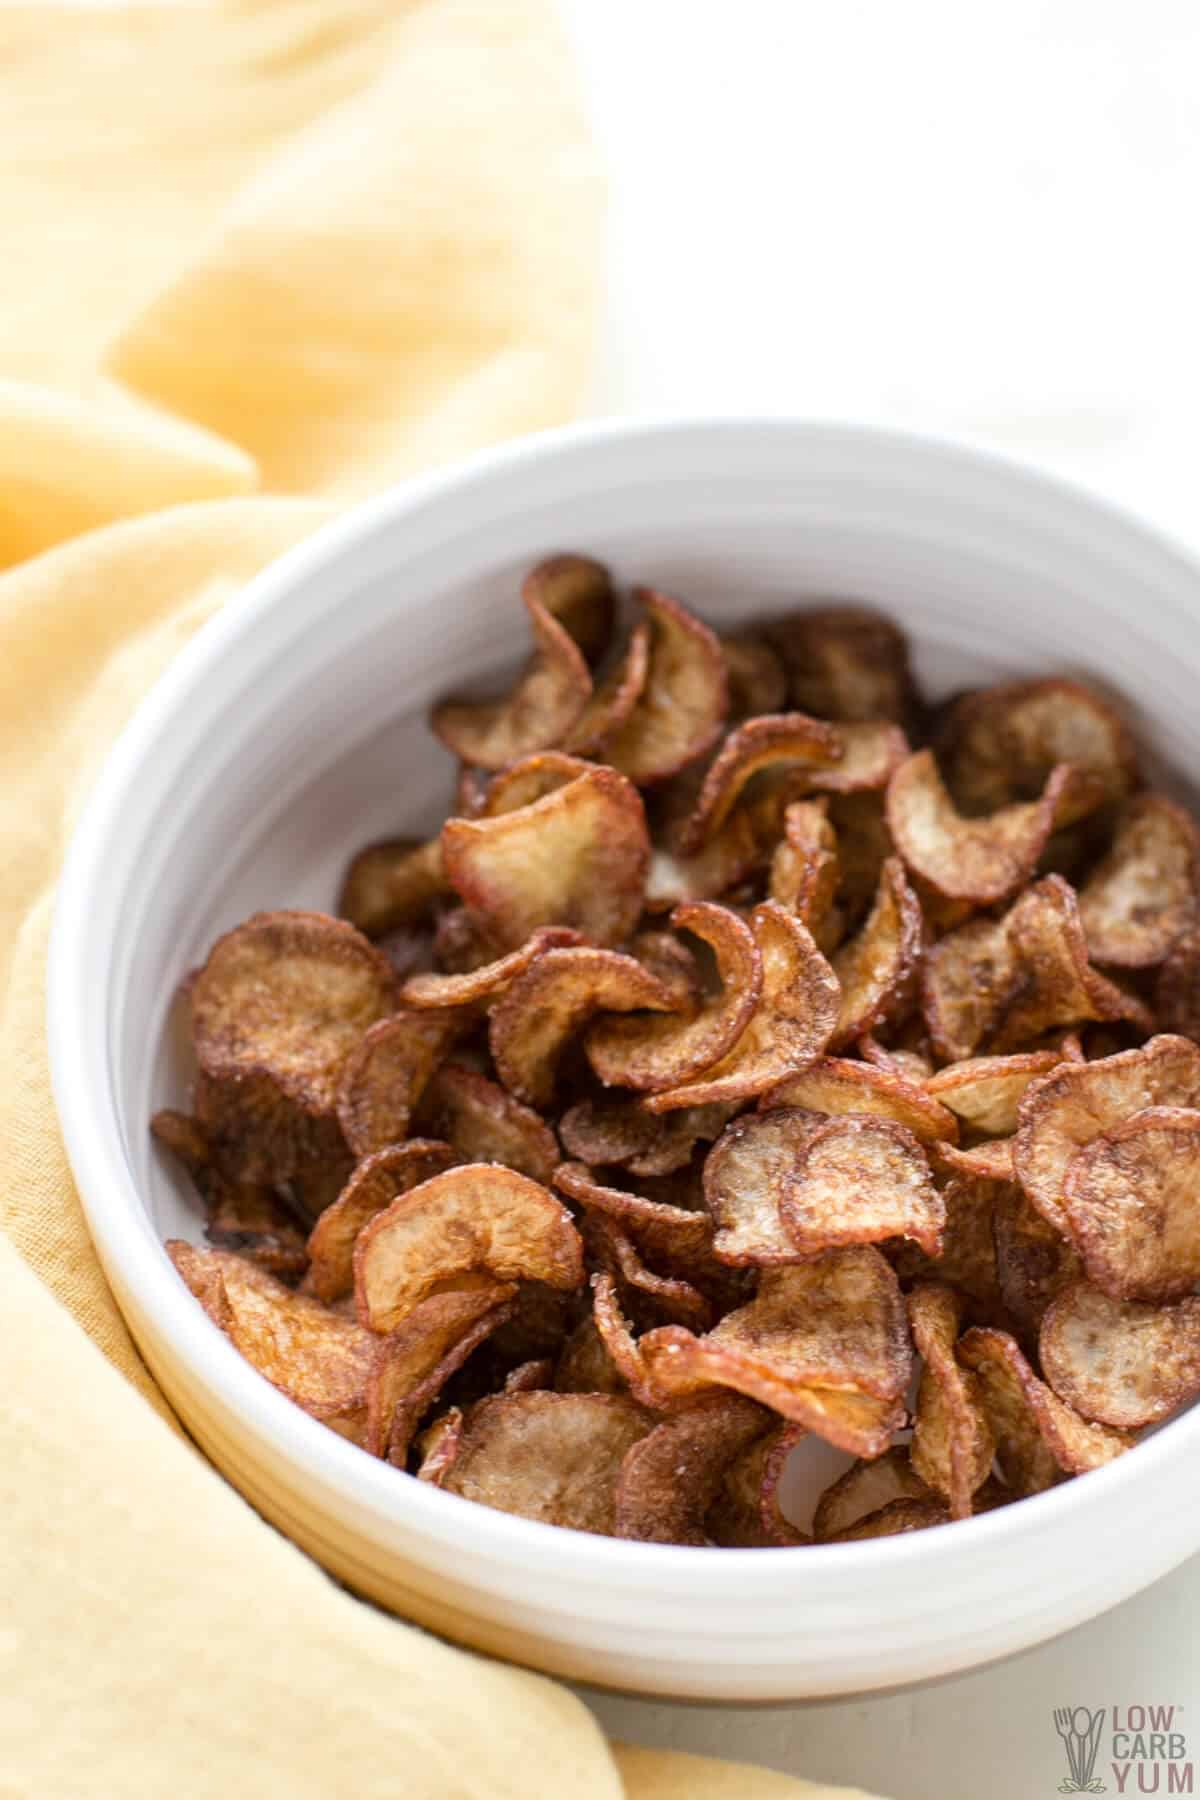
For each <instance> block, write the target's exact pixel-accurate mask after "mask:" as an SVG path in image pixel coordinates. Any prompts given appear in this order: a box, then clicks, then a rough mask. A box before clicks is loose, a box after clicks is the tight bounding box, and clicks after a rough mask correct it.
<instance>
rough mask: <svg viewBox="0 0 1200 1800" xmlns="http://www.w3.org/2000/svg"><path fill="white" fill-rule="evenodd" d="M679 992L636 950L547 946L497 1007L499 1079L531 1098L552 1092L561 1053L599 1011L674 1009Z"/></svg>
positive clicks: (541, 1102)
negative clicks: (625, 953) (641, 959)
mask: <svg viewBox="0 0 1200 1800" xmlns="http://www.w3.org/2000/svg"><path fill="white" fill-rule="evenodd" d="M678 1005H679V1002H678V997H677V995H676V994H675V993H673V992H672V990H671V989H670V988H669V987H667V986H666V984H665V983H664V982H661V981H660V980H659V979H658V977H657V976H656V975H652V974H651V973H650V971H649V969H647V968H645V967H644V966H643V964H642V963H640V962H638V961H637V960H636V958H634V957H632V956H623V955H622V954H621V953H620V951H617V950H597V949H592V948H590V947H586V946H580V947H578V948H576V949H567V950H550V951H547V952H546V953H545V954H544V955H542V956H540V957H538V958H537V960H536V961H535V962H533V963H532V964H531V965H530V966H529V968H527V969H526V970H525V972H524V974H522V975H520V976H518V977H517V979H516V980H515V981H514V982H513V983H512V984H511V986H510V987H509V989H508V992H507V993H506V994H505V995H504V996H503V997H502V998H501V999H500V1000H499V1001H498V1002H497V1004H496V1005H495V1006H494V1007H493V1008H492V1014H491V1019H490V1022H489V1026H488V1041H489V1044H490V1046H491V1052H492V1060H493V1062H494V1063H495V1065H496V1068H497V1070H498V1071H499V1075H500V1079H501V1080H502V1081H503V1082H504V1085H505V1086H506V1087H507V1088H508V1089H509V1091H510V1093H513V1094H516V1095H517V1097H518V1099H521V1100H526V1101H528V1102H529V1103H530V1104H531V1105H533V1106H540V1107H547V1106H549V1105H550V1102H551V1100H552V1099H553V1098H554V1089H555V1081H556V1077H557V1072H558V1064H559V1059H560V1058H561V1056H562V1054H563V1051H564V1050H565V1049H566V1048H567V1046H568V1044H570V1043H572V1042H573V1041H574V1040H575V1038H576V1037H577V1035H578V1033H579V1032H580V1030H581V1029H582V1027H583V1025H584V1023H585V1021H587V1020H589V1019H591V1018H592V1017H593V1015H594V1014H596V1013H598V1012H609V1013H613V1012H620V1013H638V1014H642V1013H646V1012H653V1013H658V1014H663V1013H674V1012H676V1011H677V1010H678Z"/></svg>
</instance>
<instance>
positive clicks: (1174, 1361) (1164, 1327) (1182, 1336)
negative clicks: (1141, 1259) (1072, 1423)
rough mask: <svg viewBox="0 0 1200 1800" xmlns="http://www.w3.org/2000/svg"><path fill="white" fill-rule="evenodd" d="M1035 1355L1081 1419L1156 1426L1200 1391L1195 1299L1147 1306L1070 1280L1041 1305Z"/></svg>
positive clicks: (1129, 1427) (1124, 1426) (1125, 1426)
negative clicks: (1050, 1301)
mask: <svg viewBox="0 0 1200 1800" xmlns="http://www.w3.org/2000/svg"><path fill="white" fill-rule="evenodd" d="M1039 1355H1040V1359H1041V1364H1042V1369H1043V1371H1044V1373H1045V1376H1046V1380H1047V1381H1048V1382H1049V1383H1050V1386H1051V1387H1052V1388H1053V1389H1054V1391H1055V1393H1056V1394H1057V1395H1058V1397H1059V1399H1060V1400H1065V1401H1066V1403H1067V1405H1068V1406H1073V1407H1074V1408H1075V1410H1076V1412H1079V1413H1082V1414H1083V1416H1084V1418H1085V1419H1093V1420H1095V1421H1096V1423H1097V1424H1100V1425H1112V1426H1114V1427H1115V1428H1116V1429H1118V1430H1124V1431H1137V1430H1138V1429H1139V1428H1140V1427H1141V1426H1143V1425H1158V1424H1160V1423H1161V1422H1162V1420H1163V1419H1166V1418H1169V1417H1170V1415H1171V1414H1172V1413H1173V1412H1174V1411H1175V1410H1176V1409H1177V1408H1178V1407H1180V1406H1185V1405H1186V1404H1187V1403H1188V1402H1189V1401H1190V1400H1194V1399H1195V1398H1196V1396H1197V1394H1200V1299H1197V1298H1196V1296H1195V1295H1189V1296H1188V1297H1187V1298H1186V1299H1183V1300H1180V1301H1179V1302H1178V1304H1177V1305H1175V1306H1147V1305H1145V1304H1143V1303H1142V1302H1141V1301H1138V1300H1113V1299H1110V1298H1109V1296H1108V1295H1107V1294H1103V1293H1101V1292H1100V1290H1099V1288H1094V1287H1091V1286H1089V1285H1088V1283H1087V1282H1084V1281H1080V1282H1076V1283H1075V1284H1074V1285H1073V1286H1071V1287H1069V1288H1067V1289H1066V1290H1065V1291H1064V1292H1063V1293H1061V1294H1060V1295H1059V1296H1058V1298H1057V1300H1055V1301H1054V1303H1053V1305H1052V1306H1051V1307H1050V1308H1049V1310H1048V1311H1047V1313H1046V1316H1045V1318H1044V1319H1043V1321H1042V1331H1041V1338H1040V1342H1039Z"/></svg>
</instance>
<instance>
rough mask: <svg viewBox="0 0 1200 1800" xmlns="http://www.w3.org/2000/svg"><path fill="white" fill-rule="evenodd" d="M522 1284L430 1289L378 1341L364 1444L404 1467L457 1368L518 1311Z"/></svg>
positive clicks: (497, 1283) (369, 1386)
mask: <svg viewBox="0 0 1200 1800" xmlns="http://www.w3.org/2000/svg"><path fill="white" fill-rule="evenodd" d="M515 1292H516V1289H515V1288H514V1287H512V1286H511V1285H509V1286H504V1285H502V1284H501V1283H499V1282H495V1283H493V1284H492V1285H490V1286H488V1287H482V1288H469V1289H467V1290H466V1291H464V1292H458V1293H446V1294H430V1295H429V1296H428V1298H427V1299H425V1300H422V1301H421V1303H420V1305H419V1306H417V1307H415V1308H414V1309H413V1311H412V1312H410V1313H409V1315H408V1317H407V1318H406V1319H404V1320H403V1321H402V1322H401V1323H400V1324H399V1325H398V1326H397V1327H396V1329H395V1331H393V1332H392V1333H391V1334H390V1335H389V1336H388V1337H385V1338H384V1339H382V1341H381V1342H380V1343H379V1344H378V1346H377V1348H376V1350H375V1354H374V1358H373V1360H372V1364H371V1373H370V1377H369V1378H368V1381H367V1431H366V1440H365V1443H364V1448H365V1449H366V1450H368V1451H369V1452H370V1453H371V1455H372V1456H386V1457H387V1459H388V1461H389V1462H392V1463H394V1464H395V1465H396V1467H397V1468H400V1469H402V1468H403V1467H404V1464H405V1462H406V1461H407V1458H408V1449H409V1445H410V1444H411V1443H412V1439H413V1434H414V1433H415V1431H416V1428H417V1426H418V1425H419V1424H420V1422H421V1416H422V1414H423V1413H425V1412H427V1411H428V1409H429V1408H430V1407H431V1406H432V1405H433V1403H434V1401H435V1400H436V1399H437V1397H438V1395H439V1394H440V1393H441V1391H442V1389H443V1387H445V1385H446V1383H447V1381H449V1379H450V1377H451V1375H453V1374H454V1373H455V1371H456V1370H458V1369H461V1367H462V1365H463V1364H464V1363H465V1362H466V1360H467V1358H468V1357H469V1356H470V1355H471V1353H472V1351H473V1350H475V1349H477V1348H478V1346H479V1345H480V1344H481V1343H482V1342H483V1341H484V1339H485V1338H486V1337H488V1336H489V1334H490V1333H491V1332H493V1331H494V1330H495V1329H496V1327H497V1325H499V1324H500V1323H501V1322H502V1320H503V1319H504V1318H506V1317H507V1316H508V1315H509V1314H510V1313H511V1311H512V1297H513V1295H514V1293H515Z"/></svg>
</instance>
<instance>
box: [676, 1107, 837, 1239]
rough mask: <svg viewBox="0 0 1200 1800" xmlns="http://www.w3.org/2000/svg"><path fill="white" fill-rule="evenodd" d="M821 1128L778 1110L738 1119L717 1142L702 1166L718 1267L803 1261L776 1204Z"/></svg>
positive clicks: (795, 1111)
mask: <svg viewBox="0 0 1200 1800" xmlns="http://www.w3.org/2000/svg"><path fill="white" fill-rule="evenodd" d="M676 1116H677V1115H676ZM820 1123H821V1121H820V1119H819V1118H814V1116H813V1115H812V1113H810V1112H807V1111H804V1110H802V1109H800V1108H796V1107H777V1108H774V1109H773V1110H772V1111H770V1112H759V1113H751V1114H748V1115H747V1116H746V1117H744V1118H741V1119H736V1120H735V1121H734V1122H733V1124H732V1125H730V1126H729V1127H728V1128H727V1129H726V1131H725V1132H724V1133H723V1134H722V1136H721V1137H720V1138H718V1140H717V1142H716V1143H715V1144H714V1145H713V1147H712V1149H711V1150H710V1151H709V1153H708V1156H707V1158H706V1160H705V1164H704V1197H705V1201H706V1203H707V1205H708V1209H709V1212H710V1213H711V1214H712V1218H713V1222H714V1224H715V1226H716V1233H715V1236H714V1238H713V1255H714V1256H716V1257H718V1258H719V1259H720V1261H722V1262H726V1263H730V1264H732V1265H733V1266H734V1267H749V1268H768V1267H770V1266H771V1265H773V1264H777V1263H795V1262H800V1261H802V1260H803V1256H804V1252H803V1251H802V1250H801V1249H799V1248H798V1246H797V1245H796V1244H795V1243H794V1242H793V1240H792V1237H791V1235H790V1234H789V1232H788V1231H787V1230H786V1228H785V1226H784V1223H783V1218H782V1215H781V1212H780V1200H781V1198H782V1195H783V1188H784V1183H785V1182H786V1181H787V1179H788V1178H789V1176H791V1175H792V1174H793V1173H794V1171H795V1170H796V1169H797V1167H798V1166H799V1164H800V1160H801V1153H802V1150H803V1147H804V1144H805V1142H806V1140H807V1138H808V1136H809V1134H810V1133H811V1132H812V1131H813V1129H814V1127H815V1126H817V1125H819V1124H820Z"/></svg>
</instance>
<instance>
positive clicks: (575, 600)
mask: <svg viewBox="0 0 1200 1800" xmlns="http://www.w3.org/2000/svg"><path fill="white" fill-rule="evenodd" d="M521 597H522V599H523V600H524V601H525V603H526V605H529V604H530V603H531V602H532V603H534V604H536V605H538V606H542V607H544V608H545V609H546V611H547V612H548V613H549V614H550V616H551V618H554V619H557V620H558V623H559V624H560V625H561V626H562V627H563V629H564V631H566V632H567V633H568V634H569V636H570V637H571V638H572V639H573V640H574V642H575V643H576V644H578V646H579V649H580V652H581V653H582V655H583V657H584V660H585V661H586V662H587V663H588V664H589V665H591V666H592V667H594V666H595V665H596V664H597V663H598V662H599V661H600V659H601V657H602V656H603V655H604V652H605V651H606V650H607V648H608V646H609V642H610V640H611V638H612V634H613V630H614V628H615V626H616V620H617V597H616V594H615V593H614V591H613V584H612V576H611V575H610V574H609V572H608V570H607V569H606V568H605V566H604V564H603V563H601V562H597V561H596V560H595V558H594V557H591V556H580V555H579V554H578V552H576V551H573V550H572V551H562V552H560V553H559V554H558V555H555V556H548V557H546V558H544V560H543V561H542V562H540V563H536V564H535V565H534V567H533V568H532V569H530V571H529V573H528V575H526V577H525V579H524V581H523V582H522V583H521Z"/></svg>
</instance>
